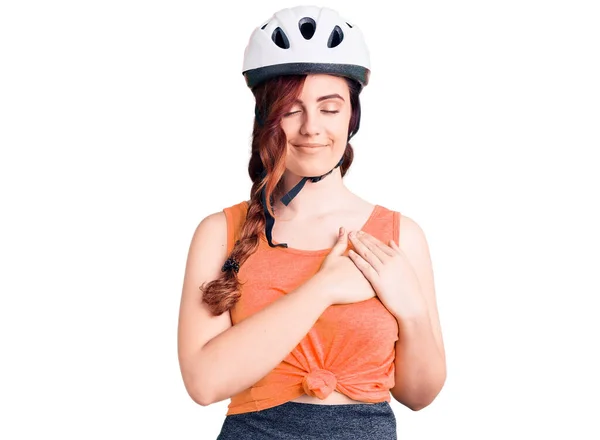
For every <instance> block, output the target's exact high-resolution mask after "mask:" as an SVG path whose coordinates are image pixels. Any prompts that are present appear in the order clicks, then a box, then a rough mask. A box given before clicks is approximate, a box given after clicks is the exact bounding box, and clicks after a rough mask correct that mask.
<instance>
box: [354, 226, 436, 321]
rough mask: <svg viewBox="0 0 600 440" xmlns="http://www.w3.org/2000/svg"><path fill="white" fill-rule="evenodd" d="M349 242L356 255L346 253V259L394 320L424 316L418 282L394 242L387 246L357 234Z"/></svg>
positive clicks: (425, 310) (371, 237) (365, 235)
mask: <svg viewBox="0 0 600 440" xmlns="http://www.w3.org/2000/svg"><path fill="white" fill-rule="evenodd" d="M350 241H351V243H352V245H353V247H354V249H355V250H356V252H354V251H353V250H350V252H349V255H348V256H349V257H350V258H351V259H352V261H354V264H356V266H357V267H358V268H359V269H360V271H361V272H362V273H363V275H364V276H365V278H367V280H369V282H370V283H371V285H372V286H373V290H375V292H376V293H377V297H378V298H379V299H380V301H381V302H382V303H383V305H384V306H385V307H386V308H387V309H388V310H389V311H390V313H392V314H393V315H394V316H396V317H398V318H400V317H415V316H423V314H427V304H426V302H425V299H424V298H423V296H422V294H421V289H420V285H419V279H418V278H417V275H416V273H415V271H414V269H413V268H412V266H411V265H410V263H409V261H408V258H407V257H406V255H405V254H404V252H402V250H400V247H399V246H398V245H397V244H396V243H395V242H394V240H390V241H389V246H388V245H386V244H384V243H383V242H381V241H380V240H378V239H377V238H376V237H373V236H372V235H370V234H368V233H366V232H363V231H359V232H358V233H356V232H353V233H351V234H350Z"/></svg>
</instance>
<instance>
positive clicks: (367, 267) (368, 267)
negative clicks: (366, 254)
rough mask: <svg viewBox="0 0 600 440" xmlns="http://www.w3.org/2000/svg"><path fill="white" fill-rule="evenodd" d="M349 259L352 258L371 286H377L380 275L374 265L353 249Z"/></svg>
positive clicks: (349, 253)
mask: <svg viewBox="0 0 600 440" xmlns="http://www.w3.org/2000/svg"><path fill="white" fill-rule="evenodd" d="M348 257H350V259H351V260H352V261H353V262H354V264H355V265H356V267H358V269H359V270H360V271H361V272H362V273H363V275H364V276H365V278H366V279H367V280H369V282H370V283H371V285H372V286H373V287H375V286H376V284H377V276H378V274H377V271H376V270H375V268H374V267H373V265H372V264H371V263H369V262H367V261H366V260H365V259H364V258H363V257H361V256H360V255H358V254H357V253H356V252H354V251H353V250H352V249H350V252H348Z"/></svg>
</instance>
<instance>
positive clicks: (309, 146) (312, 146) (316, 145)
mask: <svg viewBox="0 0 600 440" xmlns="http://www.w3.org/2000/svg"><path fill="white" fill-rule="evenodd" d="M324 146H325V145H322V144H299V145H296V147H300V148H322V147H324Z"/></svg>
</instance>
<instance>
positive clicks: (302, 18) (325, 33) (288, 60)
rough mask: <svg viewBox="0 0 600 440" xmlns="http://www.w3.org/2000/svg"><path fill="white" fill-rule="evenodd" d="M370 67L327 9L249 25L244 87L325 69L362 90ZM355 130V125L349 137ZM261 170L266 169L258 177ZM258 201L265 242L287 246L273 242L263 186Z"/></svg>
mask: <svg viewBox="0 0 600 440" xmlns="http://www.w3.org/2000/svg"><path fill="white" fill-rule="evenodd" d="M370 69H371V66H370V58H369V51H368V49H367V46H366V44H365V41H364V38H363V35H362V32H361V30H360V29H359V28H358V27H357V26H356V25H354V24H350V23H349V22H348V21H346V20H345V19H344V18H342V17H341V16H340V15H339V14H338V13H337V12H336V11H334V10H332V9H330V8H326V7H317V6H296V7H293V8H287V9H282V10H280V11H278V12H276V13H275V14H273V16H272V17H271V18H270V19H269V20H267V21H266V22H265V23H264V24H262V25H261V26H260V27H257V28H256V29H255V30H254V32H253V33H252V34H251V36H250V41H249V42H248V45H247V46H246V50H245V52H244V63H243V68H242V73H243V75H244V77H245V79H246V84H247V85H248V87H249V88H253V87H255V86H256V85H258V84H260V83H262V82H264V81H266V80H268V79H270V78H273V77H276V76H280V75H301V74H310V73H326V74H331V75H338V76H344V77H348V78H351V79H354V80H356V81H357V82H358V83H359V84H360V86H361V90H362V88H363V87H364V86H366V85H367V84H368V82H369V76H370V73H371V70H370ZM255 115H256V120H257V123H258V124H260V125H262V124H263V118H262V117H261V114H260V112H259V109H258V105H257V106H256V108H255ZM359 116H360V115H359ZM356 131H358V127H357V130H355V132H354V133H353V134H352V135H351V136H353V135H354V134H356ZM351 136H350V137H351ZM348 140H350V138H348ZM342 162H343V156H342V158H341V159H340V161H339V162H338V163H337V165H336V166H335V167H333V169H331V170H330V171H329V172H327V173H325V174H323V175H322V176H316V177H303V178H302V179H301V180H300V182H299V183H298V184H297V185H296V186H295V187H294V188H292V189H291V190H290V191H289V192H288V193H287V194H286V195H284V196H283V197H282V199H281V202H282V203H283V204H284V205H285V206H287V205H288V204H289V203H290V202H291V201H292V199H293V198H294V197H295V196H296V195H297V194H298V193H299V192H300V190H301V189H302V188H303V187H304V184H305V183H306V181H307V180H310V181H311V182H313V183H314V182H318V181H320V180H321V179H323V178H324V177H326V176H328V175H329V174H331V173H332V172H333V170H335V169H336V168H337V167H339V166H340V165H341V164H342ZM265 175H266V170H265V171H263V174H262V176H261V177H264V176H265ZM262 202H263V208H264V213H265V218H266V237H267V241H268V243H269V246H271V247H277V246H280V247H287V244H285V243H280V244H273V242H272V229H273V225H274V223H275V220H274V219H273V217H272V216H271V214H270V213H269V211H268V210H267V204H266V196H265V189H264V188H263V190H262Z"/></svg>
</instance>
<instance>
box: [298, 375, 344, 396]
mask: <svg viewBox="0 0 600 440" xmlns="http://www.w3.org/2000/svg"><path fill="white" fill-rule="evenodd" d="M336 385H337V378H336V377H335V375H334V374H333V373H332V372H331V371H329V370H323V369H317V370H313V371H311V372H310V373H308V374H307V375H306V376H304V379H303V380H302V388H304V392H305V393H306V394H308V395H309V396H312V397H318V398H319V399H321V400H323V399H325V398H326V397H327V396H329V395H330V394H331V393H332V392H333V390H335V387H336Z"/></svg>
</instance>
